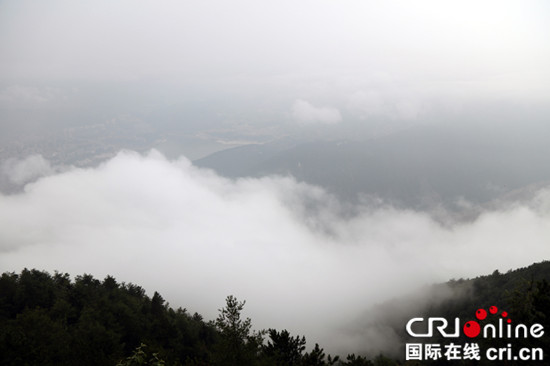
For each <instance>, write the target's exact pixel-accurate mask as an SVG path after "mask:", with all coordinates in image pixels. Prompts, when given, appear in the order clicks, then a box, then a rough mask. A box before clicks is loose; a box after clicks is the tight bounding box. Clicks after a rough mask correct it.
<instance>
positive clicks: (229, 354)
mask: <svg viewBox="0 0 550 366" xmlns="http://www.w3.org/2000/svg"><path fill="white" fill-rule="evenodd" d="M244 304H245V301H243V302H239V301H238V300H237V299H236V298H235V297H234V296H231V295H230V296H228V297H227V299H226V305H225V307H224V308H222V309H220V310H219V312H220V314H219V316H218V318H217V319H216V321H215V323H214V324H215V325H216V328H217V329H218V331H219V333H220V340H219V342H218V343H217V345H216V352H215V358H214V361H215V364H216V365H228V366H232V365H254V364H256V363H257V360H258V358H259V351H260V346H261V344H262V343H263V332H260V333H255V332H251V328H252V321H251V320H250V318H246V319H241V312H242V310H243V308H244Z"/></svg>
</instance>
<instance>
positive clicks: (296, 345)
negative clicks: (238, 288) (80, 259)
mask: <svg viewBox="0 0 550 366" xmlns="http://www.w3.org/2000/svg"><path fill="white" fill-rule="evenodd" d="M549 281H550V262H542V263H538V264H533V265H531V266H529V267H526V268H521V269H517V270H513V271H509V272H508V273H506V274H500V273H498V272H496V271H495V272H494V273H493V274H491V275H487V276H480V277H477V278H475V279H469V280H463V279H461V280H452V281H450V282H448V283H446V284H439V285H434V286H433V287H431V288H430V289H429V291H431V293H432V294H433V295H435V294H436V293H437V292H438V291H440V290H441V288H443V287H445V288H451V289H452V290H453V291H454V292H453V295H452V296H451V297H448V298H446V299H445V300H443V301H439V300H437V299H436V297H435V296H434V297H428V301H427V304H426V306H424V307H423V312H422V313H409V314H407V313H404V312H401V316H396V313H395V310H396V308H395V306H392V305H391V304H396V303H397V304H404V305H405V307H406V306H408V304H412V303H414V299H412V298H403V299H398V301H392V302H391V303H388V304H382V305H381V308H384V309H385V310H386V313H385V314H386V316H387V317H386V318H384V316H382V315H381V313H380V312H379V310H380V309H378V310H377V309H371V310H370V313H369V315H370V318H371V319H372V318H373V316H376V317H377V319H376V321H377V322H378V323H384V322H386V323H387V324H388V325H389V326H395V327H396V329H395V331H396V333H398V334H401V342H404V341H405V334H404V331H403V329H404V324H405V323H406V321H407V319H410V318H411V317H414V316H443V317H447V318H449V319H452V318H454V317H456V316H459V317H462V318H464V319H467V318H468V317H470V318H471V317H473V314H474V312H475V310H476V309H478V308H488V307H489V306H492V305H497V304H498V306H499V307H500V308H503V309H507V310H508V312H509V314H510V317H511V318H512V319H514V321H517V322H525V323H535V322H536V323H540V324H542V325H543V326H544V327H545V328H546V329H550V317H548V316H547V314H546V313H547V310H548V309H549V308H550V285H549ZM430 299H431V300H430ZM243 306H244V302H239V301H238V300H237V299H235V298H234V297H232V296H229V297H228V298H227V300H226V306H225V307H224V308H222V309H220V316H219V317H218V318H217V319H216V320H215V321H210V322H206V321H204V320H203V319H202V317H201V316H200V315H199V314H197V313H195V314H193V315H191V314H189V313H188V312H187V311H186V310H185V309H181V308H179V309H177V310H174V309H172V308H170V307H169V305H168V304H167V303H166V302H165V301H164V299H163V298H162V296H161V295H160V294H158V293H157V292H155V293H154V295H153V297H152V298H150V297H148V296H147V295H146V294H145V290H144V289H142V288H141V287H139V286H137V285H133V284H125V283H118V282H117V281H116V280H115V279H114V278H113V277H110V276H108V277H106V278H105V279H104V280H103V281H100V280H97V279H94V278H93V277H92V276H90V275H83V276H77V277H76V278H75V280H74V281H72V280H71V279H70V277H69V275H68V274H60V273H55V274H54V275H50V274H48V273H46V272H42V271H38V270H24V271H22V272H21V273H20V274H15V273H4V274H3V275H2V276H1V277H0V363H1V364H2V365H21V364H30V365H33V364H40V365H60V364H63V365H99V364H101V365H115V364H117V362H119V361H121V360H123V359H125V358H126V357H128V356H131V355H132V354H134V356H135V355H136V354H135V353H133V352H134V350H135V349H136V348H137V347H139V346H140V344H146V345H147V346H146V347H147V350H148V352H150V353H149V354H152V353H157V357H159V358H161V359H164V360H165V361H166V362H167V363H168V364H170V365H172V364H173V365H177V364H185V365H209V364H215V365H222V364H236V363H235V362H237V361H235V359H234V357H236V356H235V355H240V356H239V357H243V358H242V359H240V361H239V362H238V363H237V364H250V365H256V364H258V365H260V364H261V365H281V364H282V365H330V364H335V365H392V364H401V362H402V361H397V360H396V361H391V360H390V359H388V358H386V357H384V356H378V357H376V358H375V359H374V361H368V360H367V359H366V358H364V357H361V356H355V355H348V356H347V358H346V359H345V360H344V359H341V360H339V358H337V357H329V356H328V355H325V354H324V352H323V350H322V348H321V347H319V346H318V345H315V347H313V346H312V345H309V351H308V352H305V350H306V339H305V337H302V338H300V337H299V336H295V337H293V336H291V335H290V334H289V333H288V332H286V331H285V330H283V331H277V330H274V329H270V330H269V331H263V332H253V331H252V323H251V320H250V319H242V318H240V311H241V310H242V308H243ZM413 308H414V307H413ZM377 312H378V313H377ZM389 312H391V313H392V315H391V316H389V315H388V314H389ZM376 314H378V315H376ZM362 326H364V327H367V326H369V325H368V324H363V325H362ZM235 342H236V343H235ZM538 344H539V346H541V347H544V349H545V352H546V354H545V356H546V355H547V354H548V349H549V348H548V346H549V341H548V337H545V338H542V339H541V340H540V342H538ZM397 346H398V347H402V345H400V344H398V345H397ZM531 346H532V345H531ZM228 347H229V348H228ZM231 347H233V348H231ZM235 347H237V348H235ZM143 349H144V348H141V349H140V351H139V352H144V351H143ZM357 353H358V354H361V353H363V352H362V350H360V349H358V350H357ZM371 356H372V355H371ZM151 357H152V356H151ZM398 358H401V357H398ZM231 360H233V361H231ZM338 360H339V361H338ZM128 362H129V361H128ZM129 364H131V363H129ZM405 364H410V365H412V364H414V363H412V362H409V363H405Z"/></svg>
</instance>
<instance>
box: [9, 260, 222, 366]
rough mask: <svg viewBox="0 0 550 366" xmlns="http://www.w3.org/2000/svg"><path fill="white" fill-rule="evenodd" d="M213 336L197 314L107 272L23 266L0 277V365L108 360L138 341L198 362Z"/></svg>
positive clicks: (166, 354)
mask: <svg viewBox="0 0 550 366" xmlns="http://www.w3.org/2000/svg"><path fill="white" fill-rule="evenodd" d="M215 334H216V331H215V329H213V327H212V326H209V325H208V324H206V323H205V322H203V321H202V318H201V317H200V316H198V315H195V316H191V315H189V314H187V313H186V312H185V310H181V309H179V310H177V311H174V310H172V309H169V308H168V307H167V305H166V304H165V303H164V299H162V297H161V296H160V295H159V294H158V293H155V294H154V295H153V298H152V299H150V298H149V297H147V296H146V295H145V291H144V290H143V289H142V288H140V287H139V286H136V285H132V284H129V285H126V284H119V283H117V282H116V280H115V279H114V278H113V277H110V276H108V277H106V278H105V280H104V281H103V282H102V281H99V280H97V279H94V278H93V277H92V276H90V275H83V276H77V277H76V278H75V280H74V281H71V279H70V277H69V275H68V274H59V273H55V274H54V275H53V276H51V275H50V274H48V273H46V272H41V271H37V270H23V271H22V272H21V274H14V273H4V274H3V275H2V276H1V277H0V364H2V365H25V364H29V365H38V364H39V365H115V364H116V363H117V362H118V361H120V360H121V359H124V357H126V356H127V355H129V354H131V353H132V352H133V350H134V349H136V347H139V346H140V344H141V342H144V343H146V344H148V345H149V346H150V347H151V350H152V352H153V353H157V352H158V353H159V355H164V356H163V357H165V359H166V360H167V362H170V363H176V361H177V362H179V363H183V361H185V360H186V359H189V360H196V361H197V362H201V361H205V360H207V359H208V357H209V352H208V350H209V349H211V348H212V344H213V343H214V339H215ZM180 360H181V361H180ZM198 364H200V363H198Z"/></svg>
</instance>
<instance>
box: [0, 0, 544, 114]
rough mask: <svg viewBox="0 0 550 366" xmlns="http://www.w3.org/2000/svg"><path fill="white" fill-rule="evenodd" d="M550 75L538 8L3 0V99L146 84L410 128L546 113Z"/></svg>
mask: <svg viewBox="0 0 550 366" xmlns="http://www.w3.org/2000/svg"><path fill="white" fill-rule="evenodd" d="M548 65H550V4H548V2H547V1H502V0H499V1H453V2H450V1H426V0H424V1H414V2H413V1H393V0H392V1H383V2H380V1H348V0H345V1H325V0H320V1H319V0H315V1H288V0H282V1H252V0H236V1H230V2H228V1H212V0H206V1H104V0H98V1H77V2H75V1H58V0H54V1H47V2H40V1H27V0H23V1H6V0H4V1H2V2H0V78H1V81H2V83H3V85H4V91H3V94H2V98H3V101H4V102H5V101H6V100H12V99H14V98H16V97H17V96H19V97H21V94H23V96H28V94H29V93H30V94H31V96H30V98H31V99H37V98H38V99H40V98H42V99H44V98H47V96H44V95H43V94H44V93H47V92H46V91H44V90H42V89H40V90H38V91H37V90H35V91H34V94H33V91H32V90H25V91H21V90H19V92H18V93H19V94H17V91H14V90H13V89H8V87H9V86H13V85H19V86H24V87H27V88H28V87H30V86H35V85H36V84H37V83H40V85H42V86H44V85H45V86H48V85H49V84H51V83H60V82H66V83H68V84H65V85H71V84H72V85H78V84H79V83H83V82H90V81H91V82H102V83H105V84H106V85H109V84H113V83H121V82H122V83H124V82H143V83H152V82H155V83H160V85H164V86H165V87H166V88H168V89H169V88H176V89H177V90H181V89H186V90H190V91H193V92H196V93H201V95H203V96H205V97H206V98H208V97H209V96H215V95H217V94H220V93H221V94H222V95H223V94H224V93H230V94H235V95H248V96H252V95H253V96H255V98H258V96H262V95H263V96H266V97H273V98H281V96H282V95H284V96H285V97H286V98H288V99H290V100H291V101H292V103H289V105H288V111H287V112H288V114H289V115H292V113H293V111H292V108H293V105H295V103H296V102H303V101H305V102H306V103H310V106H311V107H313V108H318V109H319V110H320V111H316V112H315V113H320V114H318V116H320V119H321V120H325V121H326V118H325V116H323V115H322V111H323V108H329V110H330V108H338V109H342V108H346V109H348V110H350V111H356V112H357V111H359V112H362V113H363V114H364V116H366V117H368V116H370V115H372V114H379V113H382V114H383V113H392V114H394V115H395V116H397V117H398V118H414V117H416V116H418V114H419V113H420V112H421V111H424V110H426V109H427V108H428V109H429V108H430V106H431V104H432V103H433V102H434V100H435V101H441V100H442V99H443V100H448V102H446V103H451V104H452V103H453V102H451V100H455V101H456V100H466V101H471V100H481V101H486V100H499V101H502V100H514V102H515V103H518V102H519V103H528V104H532V103H537V104H538V103H548V101H549V99H550V71H549V70H550V68H549V67H548ZM108 90H109V88H108V86H107V87H105V92H108ZM14 93H15V95H14ZM37 93H38V95H36V94H37ZM65 93H68V92H67V91H66V92H65ZM50 94H51V91H50ZM167 94H169V93H168V92H167ZM178 97H180V95H172V98H173V99H174V100H177V98H178ZM10 98H11V99H10ZM388 105H392V106H391V107H388ZM388 108H389V109H391V111H389V109H388ZM325 111H326V109H325Z"/></svg>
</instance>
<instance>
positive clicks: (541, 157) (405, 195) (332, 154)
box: [194, 124, 550, 209]
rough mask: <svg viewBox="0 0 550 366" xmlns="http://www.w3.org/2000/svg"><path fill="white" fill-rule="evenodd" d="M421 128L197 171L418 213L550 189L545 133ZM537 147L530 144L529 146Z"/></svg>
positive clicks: (248, 150)
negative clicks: (286, 178) (308, 187)
mask: <svg viewBox="0 0 550 366" xmlns="http://www.w3.org/2000/svg"><path fill="white" fill-rule="evenodd" d="M499 128H500V130H499V131H498V132H499V133H498V134H494V133H493V132H494V131H490V130H488V129H485V130H475V129H471V128H470V129H460V128H455V129H444V128H438V127H437V126H417V127H415V128H411V129H409V130H404V131H401V132H397V133H393V134H391V135H387V136H382V137H378V138H373V139H370V140H335V141H331V140H326V141H309V142H303V141H302V142H299V141H285V142H274V143H268V144H263V145H248V146H242V147H238V148H233V149H229V150H224V151H221V152H217V153H215V154H212V155H210V156H208V157H205V158H203V159H199V160H196V161H195V162H194V163H195V164H196V165H198V166H200V167H206V168H211V169H213V170H215V171H216V172H218V173H219V174H221V175H224V176H227V177H232V178H236V177H245V176H253V177H259V176H265V175H291V176H294V177H295V178H296V179H297V180H299V181H304V182H307V183H310V184H314V185H319V186H322V187H324V188H326V189H327V190H329V191H330V192H332V193H334V194H336V195H338V196H339V197H340V198H343V199H348V200H352V201H353V200H356V199H357V198H358V197H359V196H361V195H366V196H377V197H379V198H382V199H384V200H385V201H386V202H389V203H392V204H394V205H397V206H405V207H409V208H415V209H424V208H430V207H433V206H434V205H437V204H444V205H446V206H447V207H448V208H451V209H453V208H456V207H455V205H456V202H457V200H459V199H466V200H467V201H470V202H474V203H478V204H483V203H488V202H490V201H491V200H494V199H497V198H499V197H501V196H503V195H505V194H508V193H510V192H513V191H515V190H518V189H522V188H524V187H527V186H529V185H532V184H537V183H544V184H547V183H548V182H549V181H550V169H549V168H548V164H547V157H548V156H550V145H549V144H547V141H546V140H545V139H544V138H543V137H542V135H541V134H540V132H541V131H540V130H541V129H542V130H543V131H545V130H544V128H543V127H541V126H539V125H537V124H532V125H530V124H527V125H526V129H525V130H522V131H515V130H513V129H511V128H506V127H505V126H502V127H499ZM526 140H529V143H528V144H526V143H524V142H525V141H526Z"/></svg>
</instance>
